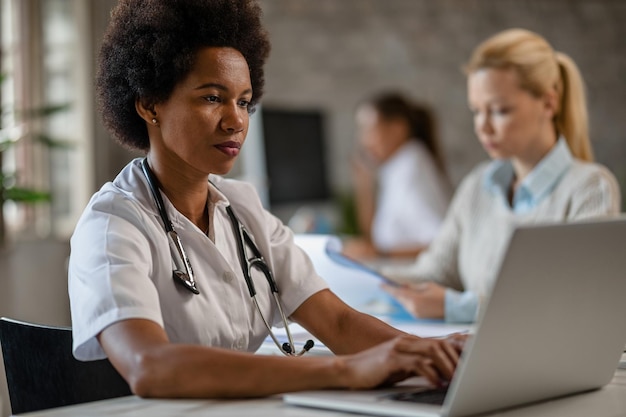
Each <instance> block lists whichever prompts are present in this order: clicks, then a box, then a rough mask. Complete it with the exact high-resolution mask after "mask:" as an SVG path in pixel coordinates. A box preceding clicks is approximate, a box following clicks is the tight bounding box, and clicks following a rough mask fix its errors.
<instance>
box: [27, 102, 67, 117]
mask: <svg viewBox="0 0 626 417" xmlns="http://www.w3.org/2000/svg"><path fill="white" fill-rule="evenodd" d="M69 108H70V103H61V104H50V105H47V106H42V107H36V108H34V109H24V110H20V111H19V112H18V114H19V116H20V117H22V118H25V119H36V118H39V117H48V116H51V115H53V114H55V113H59V112H63V111H67V110H68V109H69Z"/></svg>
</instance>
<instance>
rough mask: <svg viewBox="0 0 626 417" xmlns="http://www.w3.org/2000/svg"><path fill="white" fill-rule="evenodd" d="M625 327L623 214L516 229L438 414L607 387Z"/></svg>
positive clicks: (458, 413) (456, 413)
mask: <svg viewBox="0 0 626 417" xmlns="http://www.w3.org/2000/svg"><path fill="white" fill-rule="evenodd" d="M625 322H626V219H625V218H620V219H617V220H615V219H613V220H599V221H594V222H577V223H567V224H565V223H560V224H554V225H541V226H524V227H520V228H518V229H517V230H516V231H515V232H514V233H513V235H512V237H511V240H510V243H509V247H508V251H507V254H506V256H505V258H504V261H503V263H502V265H501V267H500V273H499V275H498V280H497V282H496V284H495V286H494V289H493V291H492V294H491V298H490V300H489V303H488V305H487V307H486V309H485V311H483V312H482V315H481V317H480V318H479V326H478V328H477V331H476V334H475V335H474V336H473V338H472V341H471V343H470V345H469V346H468V347H467V348H466V350H465V352H464V354H463V358H462V362H463V363H462V364H461V365H460V366H459V368H458V370H457V375H456V376H455V378H454V380H453V382H452V385H451V387H450V390H449V392H448V395H447V397H446V402H445V404H444V413H445V414H447V415H449V416H465V415H471V414H475V413H480V412H485V411H489V410H495V409H500V408H505V407H512V406H515V405H519V404H524V403H529V402H533V401H539V400H542V399H547V398H551V397H557V396H561V395H565V394H571V393H575V392H580V391H585V390H589V389H594V388H598V387H601V386H603V385H605V384H607V383H608V382H609V381H610V380H611V378H612V376H613V374H614V371H615V368H616V366H617V363H618V362H619V358H620V355H621V352H622V349H623V348H624V344H625V343H626V332H625V331H624V329H625V326H624V323H625Z"/></svg>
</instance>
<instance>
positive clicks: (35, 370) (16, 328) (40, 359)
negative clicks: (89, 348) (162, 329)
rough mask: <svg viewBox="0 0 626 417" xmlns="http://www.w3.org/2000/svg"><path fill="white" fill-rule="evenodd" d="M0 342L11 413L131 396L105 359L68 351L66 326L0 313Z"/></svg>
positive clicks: (68, 332) (70, 333)
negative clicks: (84, 359)
mask: <svg viewBox="0 0 626 417" xmlns="http://www.w3.org/2000/svg"><path fill="white" fill-rule="evenodd" d="M0 343H1V344H2V355H3V357H4V368H5V373H6V378H7V386H8V388H9V397H10V399H11V410H12V413H13V414H20V413H27V412H30V411H37V410H42V409H46V408H53V407H61V406H64V405H72V404H79V403H84V402H88V401H96V400H104V399H107V398H114V397H122V396H125V395H131V391H130V388H129V387H128V384H127V383H126V381H125V380H124V379H123V378H122V377H121V375H120V374H119V373H118V372H117V371H116V370H115V368H113V365H111V363H110V362H109V361H108V360H107V359H103V360H98V361H92V362H81V361H78V360H76V359H75V358H74V356H72V329H71V328H70V327H54V326H43V325H38V324H33V323H26V322H22V321H17V320H12V319H8V318H5V317H3V318H0Z"/></svg>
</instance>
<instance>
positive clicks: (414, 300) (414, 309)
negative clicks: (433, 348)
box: [382, 281, 446, 319]
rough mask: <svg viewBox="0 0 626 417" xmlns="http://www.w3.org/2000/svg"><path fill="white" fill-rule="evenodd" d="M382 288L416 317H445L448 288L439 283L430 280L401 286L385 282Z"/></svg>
mask: <svg viewBox="0 0 626 417" xmlns="http://www.w3.org/2000/svg"><path fill="white" fill-rule="evenodd" d="M382 288H383V290H385V291H386V292H388V293H389V294H391V295H392V296H393V297H394V298H396V299H397V300H398V301H399V302H400V304H402V306H403V307H404V308H405V309H406V310H407V311H408V312H409V313H411V314H413V315H414V316H415V317H419V318H425V319H426V318H427V319H443V318H444V315H445V298H446V288H445V287H443V286H441V285H439V284H437V283H434V282H430V281H428V282H420V283H418V284H404V285H400V286H392V285H388V284H383V285H382Z"/></svg>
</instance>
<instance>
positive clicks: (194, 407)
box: [20, 355, 626, 417]
mask: <svg viewBox="0 0 626 417" xmlns="http://www.w3.org/2000/svg"><path fill="white" fill-rule="evenodd" d="M625 356H626V355H625ZM356 415H357V414H344V413H340V412H334V411H324V410H316V409H309V408H300V407H294V406H288V405H286V404H284V403H283V402H282V400H281V398H280V396H275V397H270V398H265V399H260V400H237V401H213V400H148V399H142V398H138V397H122V398H116V399H112V400H105V401H97V402H92V403H86V404H80V405H75V406H70V407H61V408H56V409H51V410H46V411H39V412H34V413H28V414H21V415H20V416H24V417H61V416H63V417H85V416H89V417H105V416H106V417H109V416H113V417H115V416H131V417H144V416H145V417H170V416H185V417H194V416H203V417H211V416H220V417H222V416H232V417H270V416H271V417H274V416H278V417H280V416H288V417H331V416H335V417H339V416H342V417H349V416H356ZM488 415H489V416H501V417H548V416H549V417H615V416H626V369H618V370H617V371H616V373H615V377H614V378H613V380H612V381H611V383H610V384H609V385H607V386H606V387H604V388H602V389H600V390H597V391H593V392H588V393H584V394H579V395H574V396H570V397H566V398H561V399H556V400H551V401H546V402H542V403H538V404H533V405H530V406H526V407H520V408H515V409H511V410H508V411H506V412H499V413H492V414H488Z"/></svg>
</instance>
